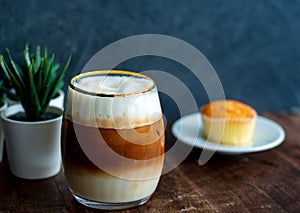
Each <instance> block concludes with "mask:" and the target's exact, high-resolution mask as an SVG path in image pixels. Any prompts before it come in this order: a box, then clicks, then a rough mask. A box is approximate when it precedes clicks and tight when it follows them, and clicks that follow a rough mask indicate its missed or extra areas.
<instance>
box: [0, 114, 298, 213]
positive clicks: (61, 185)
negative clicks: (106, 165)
mask: <svg viewBox="0 0 300 213" xmlns="http://www.w3.org/2000/svg"><path fill="white" fill-rule="evenodd" d="M264 115H265V116H266V117H268V118H271V119H273V120H275V121H276V122H278V123H279V124H280V125H282V126H283V128H284V129H285V131H286V140H285V141H284V143H283V144H282V145H280V146H279V147H277V148H275V149H272V150H269V151H265V152H260V153H252V154H245V155H236V156H225V155H219V154H215V155H214V156H213V158H212V159H211V160H210V161H209V162H208V163H207V164H205V165H203V166H199V165H198V163H197V159H198V157H199V155H200V152H201V150H200V149H197V148H194V149H193V150H192V152H191V153H190V155H189V156H188V158H187V159H186V160H185V161H184V162H182V163H181V164H180V165H179V166H178V167H176V168H175V169H174V170H173V171H171V172H169V173H167V174H165V175H163V176H162V178H161V180H160V183H159V186H158V188H157V190H156V192H155V193H154V195H153V196H152V198H151V199H150V200H149V201H148V202H147V203H146V204H144V205H143V206H140V207H137V208H132V209H128V210H124V211H114V212H123V213H126V212H133V213H138V212H300V198H299V192H300V134H299V130H300V116H295V115H292V114H287V113H282V114H270V113H267V114H264ZM174 141H175V139H174V137H173V136H172V135H171V133H170V125H169V126H168V127H167V134H166V143H167V144H166V145H167V146H168V147H169V148H170V147H171V146H172V144H173V143H174ZM0 174H1V176H0V212H99V211H96V210H93V209H89V208H86V207H84V206H82V205H80V204H78V203H77V202H76V201H75V200H74V199H73V197H72V195H71V193H70V191H69V189H68V187H67V185H66V182H65V177H64V175H63V173H62V172H61V173H59V174H58V175H57V176H55V177H53V178H49V179H46V180H40V181H28V180H22V179H19V178H16V177H14V176H13V175H11V174H10V172H9V167H8V163H7V157H6V156H5V157H4V160H3V162H1V164H0ZM103 212H105V211H103Z"/></svg>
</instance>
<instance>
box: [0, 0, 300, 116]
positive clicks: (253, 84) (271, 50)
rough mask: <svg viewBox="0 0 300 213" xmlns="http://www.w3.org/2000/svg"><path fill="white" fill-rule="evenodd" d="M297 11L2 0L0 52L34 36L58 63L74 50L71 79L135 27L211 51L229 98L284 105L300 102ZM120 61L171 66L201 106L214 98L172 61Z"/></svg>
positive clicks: (234, 5) (223, 4) (209, 4)
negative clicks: (107, 46)
mask: <svg viewBox="0 0 300 213" xmlns="http://www.w3.org/2000/svg"><path fill="white" fill-rule="evenodd" d="M299 11H300V1H296V0H290V1H286V0H264V1H262V0H251V1H249V0H204V1H201V0H199V1H196V0H195V1H174V0H173V1H172V0H170V1H154V0H130V1H125V0H123V1H104V0H103V1H101V0H99V1H97V0H81V1H80V0H73V1H59V0H53V1H32V0H30V1H28V0H27V1H10V0H4V1H3V0H2V1H1V8H0V51H1V53H3V52H4V48H5V47H9V48H10V49H11V51H12V52H13V54H14V55H15V54H17V53H20V52H21V51H22V50H23V48H24V45H25V43H29V44H31V46H33V47H34V46H35V45H42V46H48V47H49V49H50V50H51V51H55V53H56V56H57V59H58V61H60V62H63V61H65V60H66V58H67V56H68V55H69V54H72V55H73V61H72V64H71V67H70V69H69V72H68V74H67V76H66V80H67V81H68V80H69V79H70V78H71V76H73V75H75V74H77V73H80V72H81V69H82V68H83V66H84V65H85V64H86V62H87V61H88V59H89V58H90V57H92V56H93V55H94V54H95V53H96V52H97V51H99V50H100V49H101V48H103V47H105V46H106V45H108V44H110V43H111V42H114V41H116V40H119V39H122V38H125V37H127V36H132V35H136V34H145V33H155V34H165V35H170V36H174V37H176V38H179V39H182V40H184V41H186V42H188V43H190V44H191V45H193V46H195V47H196V48H198V49H199V50H200V51H201V52H202V53H203V54H204V55H205V56H206V57H207V58H208V60H209V61H210V62H211V64H212V65H213V66H214V68H215V70H216V71H217V73H218V75H219V78H220V80H221V82H222V84H223V87H224V91H225V94H226V97H227V98H233V99H239V100H241V101H244V102H246V103H248V104H250V105H252V106H254V107H255V108H256V109H257V110H258V111H259V112H264V111H281V110H288V109H290V107H293V106H297V105H300V87H299V82H300V75H299V74H300V23H299V21H300V12H299ZM119 68H126V69H131V70H136V71H138V70H148V69H160V70H165V71H167V72H170V73H172V74H174V75H176V76H178V77H179V78H180V79H182V80H183V81H184V82H185V83H186V84H187V85H188V86H189V87H190V88H191V90H193V91H194V95H195V98H196V99H197V102H198V104H199V106H200V105H202V104H203V103H205V102H206V101H208V99H207V97H206V95H205V91H204V90H203V89H202V88H201V86H199V85H198V83H197V82H194V80H193V76H192V75H191V74H190V73H189V72H188V71H186V70H185V68H184V67H183V66H182V65H180V64H178V63H176V62H174V61H170V60H166V59H161V58H156V57H148V58H147V57H146V58H136V59H133V60H130V61H128V62H125V63H124V64H121V65H120V66H119ZM167 83H168V82H166V84H167ZM66 86H67V85H65V87H64V90H66ZM195 91H196V92H195ZM162 102H163V107H164V111H165V113H166V115H167V117H168V118H170V119H174V118H176V117H178V113H177V112H176V107H174V106H173V104H172V101H171V100H170V98H168V97H167V96H165V95H162Z"/></svg>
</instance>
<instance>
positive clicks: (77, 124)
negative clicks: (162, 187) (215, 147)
mask: <svg viewBox="0 0 300 213" xmlns="http://www.w3.org/2000/svg"><path fill="white" fill-rule="evenodd" d="M62 158H63V168H64V172H65V176H66V179H67V182H68V186H69V188H70V190H71V192H72V193H73V196H74V197H75V199H76V200H77V201H79V202H80V203H82V204H83V205H86V206H89V207H93V208H98V209H123V208H129V207H133V206H137V205H141V204H143V203H145V202H146V201H147V200H148V199H149V198H150V196H151V195H152V194H153V192H154V191H155V189H156V187H157V184H158V182H159V179H160V175H161V171H162V167H163V158H164V125H163V119H162V112H161V106H160V102H159V97H158V93H157V88H156V85H155V83H154V81H153V80H152V79H151V78H149V77H147V76H145V75H142V74H139V73H135V72H128V71H118V70H109V71H92V72H87V73H83V74H80V75H77V76H75V77H74V78H73V79H72V80H71V81H70V84H69V87H68V93H67V97H66V103H65V110H64V118H63V124H62Z"/></svg>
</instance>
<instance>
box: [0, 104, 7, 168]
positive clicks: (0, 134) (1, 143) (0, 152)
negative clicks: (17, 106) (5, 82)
mask: <svg viewBox="0 0 300 213" xmlns="http://www.w3.org/2000/svg"><path fill="white" fill-rule="evenodd" d="M6 108H7V103H4V105H3V106H2V107H0V113H1V112H3V110H5V109H6ZM3 147H4V132H3V128H2V122H1V120H0V162H1V161H2V158H3Z"/></svg>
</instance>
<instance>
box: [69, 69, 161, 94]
mask: <svg viewBox="0 0 300 213" xmlns="http://www.w3.org/2000/svg"><path fill="white" fill-rule="evenodd" d="M99 75H116V76H121V75H124V76H132V77H138V78H144V79H148V80H149V81H151V82H152V84H151V86H150V87H148V88H146V89H142V90H139V91H136V92H130V93H122V94H119V93H118V94H117V93H112V94H106V93H98V92H90V91H87V90H84V89H80V88H78V87H77V86H76V85H74V82H76V81H77V80H79V79H82V78H85V77H89V76H99ZM69 86H70V87H71V88H72V89H73V90H75V91H77V92H80V93H83V94H87V95H92V96H100V97H125V96H132V95H137V94H142V93H147V92H149V91H151V90H153V89H154V88H155V87H156V84H155V82H154V80H153V79H152V78H150V77H149V76H147V75H144V74H141V73H138V72H133V71H125V70H94V71H88V72H84V73H81V74H78V75H75V76H74V77H73V78H71V80H70V83H69Z"/></svg>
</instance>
